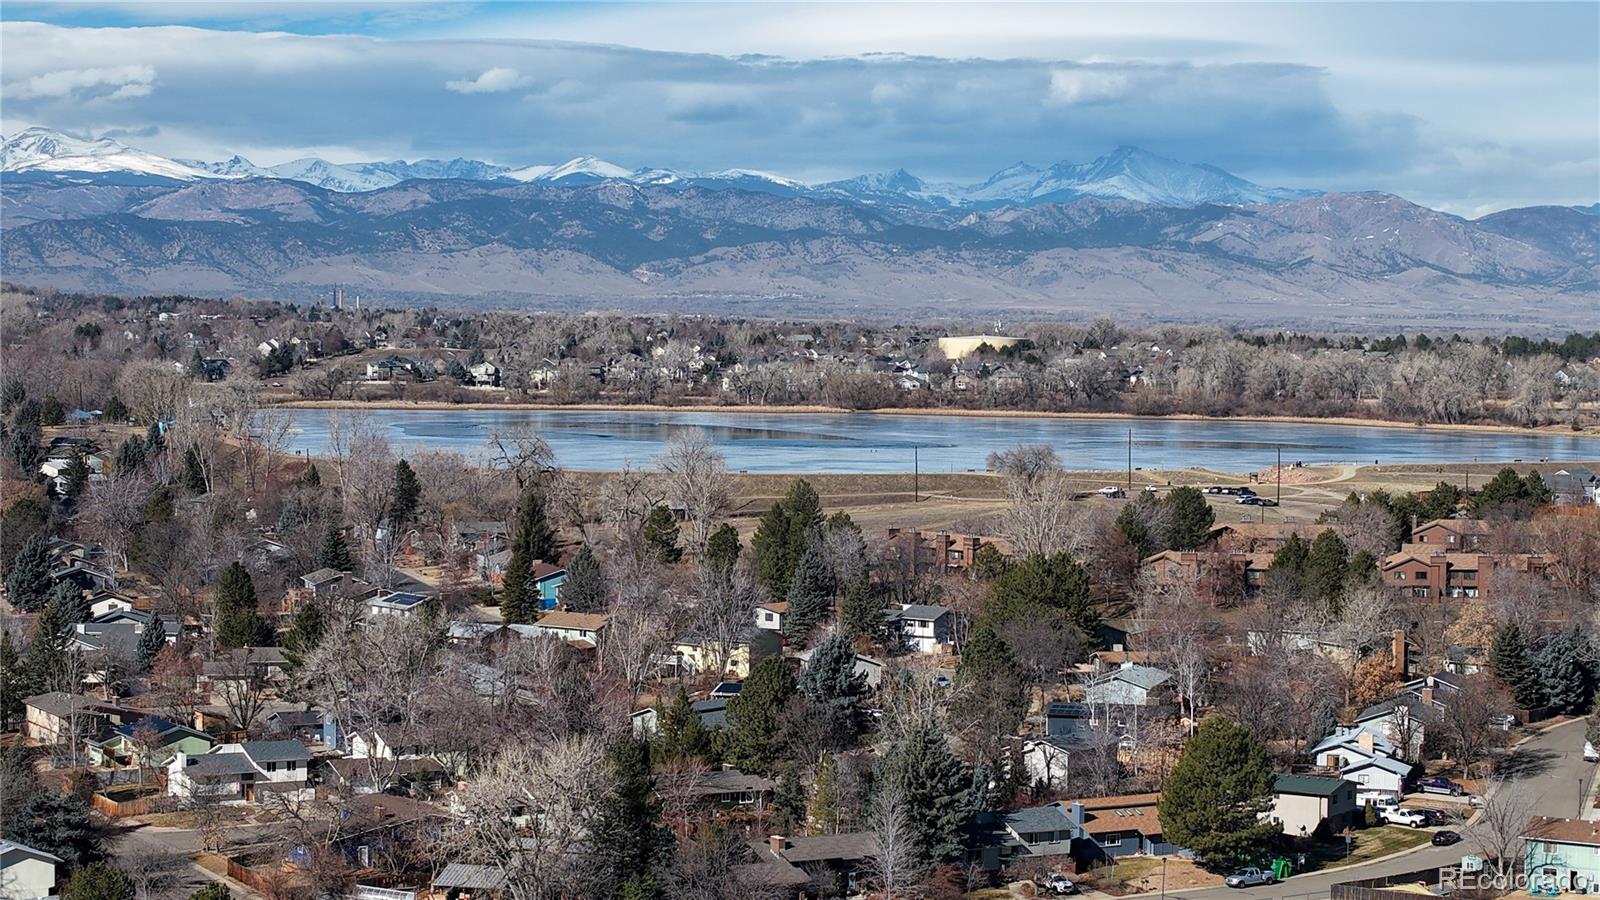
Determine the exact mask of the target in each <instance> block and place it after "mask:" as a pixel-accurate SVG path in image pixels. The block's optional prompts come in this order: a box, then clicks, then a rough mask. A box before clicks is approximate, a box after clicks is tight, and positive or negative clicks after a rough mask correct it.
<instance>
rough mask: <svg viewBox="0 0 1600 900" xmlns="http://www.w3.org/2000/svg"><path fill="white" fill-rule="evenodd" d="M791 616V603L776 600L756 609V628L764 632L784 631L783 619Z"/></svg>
mask: <svg viewBox="0 0 1600 900" xmlns="http://www.w3.org/2000/svg"><path fill="white" fill-rule="evenodd" d="M788 614H789V601H787V600H774V601H772V602H771V603H763V604H761V605H760V606H758V607H756V627H757V628H760V629H761V630H763V631H782V630H783V617H784V616H786V615H788Z"/></svg>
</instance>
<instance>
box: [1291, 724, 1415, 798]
mask: <svg viewBox="0 0 1600 900" xmlns="http://www.w3.org/2000/svg"><path fill="white" fill-rule="evenodd" d="M1311 757H1312V759H1314V760H1315V761H1316V764H1317V765H1319V766H1323V767H1325V768H1329V769H1336V770H1338V772H1339V774H1340V776H1342V777H1343V778H1344V779H1345V780H1346V781H1351V782H1354V783H1355V785H1356V788H1357V789H1358V790H1359V791H1361V792H1362V793H1383V794H1388V795H1389V796H1392V797H1396V798H1398V797H1400V796H1401V795H1402V794H1403V793H1404V792H1405V784H1406V779H1407V778H1409V777H1410V775H1411V769H1412V766H1411V764H1410V763H1408V762H1405V761H1404V760H1401V759H1400V758H1399V757H1398V755H1397V754H1396V752H1395V748H1394V744H1392V743H1390V742H1389V740H1388V739H1387V738H1384V737H1381V736H1379V735H1376V734H1373V733H1372V732H1371V731H1367V730H1364V729H1362V728H1359V727H1355V728H1341V729H1338V730H1336V731H1334V733H1333V734H1330V735H1328V736H1327V737H1326V738H1323V739H1322V742H1321V743H1320V744H1318V745H1317V746H1316V747H1315V748H1314V749H1313V750H1312V751H1311Z"/></svg>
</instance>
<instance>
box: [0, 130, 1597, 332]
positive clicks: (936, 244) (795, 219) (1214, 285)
mask: <svg viewBox="0 0 1600 900" xmlns="http://www.w3.org/2000/svg"><path fill="white" fill-rule="evenodd" d="M230 162H231V161H230ZM411 165H421V164H411ZM235 168H236V169H242V167H239V166H235ZM565 169H566V170H565V171H563V172H560V173H559V174H554V175H552V173H554V172H556V169H555V167H552V168H551V169H550V170H547V171H544V172H538V173H533V174H531V175H528V174H525V175H524V177H525V178H526V179H527V180H526V181H522V182H518V181H517V180H514V179H510V178H500V179H497V180H487V181H483V180H463V179H454V180H412V181H407V182H405V183H404V184H397V185H393V186H389V187H382V188H377V189H374V190H368V191H362V192H348V191H345V192H341V191H335V190H330V189H324V188H319V187H316V186H313V185H311V184H307V183H303V182H300V181H295V180H291V179H286V178H261V177H232V178H223V177H220V176H219V175H216V174H212V175H210V176H209V177H198V176H196V177H193V178H191V179H190V180H189V181H176V180H167V181H164V182H161V183H150V182H148V181H146V182H137V183H120V182H118V183H107V182H104V181H101V180H98V179H96V178H77V177H70V178H69V177H44V176H41V177H34V176H31V175H29V174H28V173H27V172H22V173H19V176H18V177H9V178H7V179H6V181H5V184H4V186H3V190H0V203H3V207H4V213H5V214H4V217H3V221H4V223H5V226H6V227H5V230H4V232H3V238H4V240H3V241H0V253H3V258H0V269H3V270H4V272H5V273H6V277H7V279H9V280H12V281H16V282H20V283H24V284H33V285H39V286H52V287H59V288H63V289H77V290H96V291H117V292H175V291H181V292H189V293H199V294H211V295H217V294H234V293H242V294H246V295H252V296H274V297H288V298H296V299H304V300H310V299H314V298H316V297H319V296H323V295H325V294H326V291H327V290H328V287H329V285H332V284H334V283H336V282H337V283H341V284H344V285H346V286H347V288H349V289H353V290H359V291H360V293H362V294H363V295H366V296H370V297H375V298H382V299H383V300H384V301H385V302H413V301H414V302H433V303H441V302H453V303H462V302H479V303H485V304H492V305H496V306H514V307H539V308H562V309H584V308H595V307H603V308H615V309H673V310H693V311H702V312H717V313H727V314H749V315H758V316H759V315H780V314H781V315H784V316H800V317H804V316H807V315H812V316H819V317H820V316H837V315H869V314H883V315H889V316H894V317H900V318H903V317H905V316H907V315H953V316H960V317H970V316H973V315H978V314H987V313H990V312H994V313H1005V314H1023V315H1026V314H1031V315H1067V314H1071V315H1082V316H1092V315H1099V314H1104V313H1115V314H1118V315H1122V316H1128V317H1139V318H1156V319H1167V320H1171V319H1179V320H1187V321H1217V320H1226V321H1230V322H1246V323H1251V324H1263V325H1278V326H1285V327H1309V328H1321V329H1326V328H1337V327H1350V328H1353V329H1361V330H1370V329H1373V328H1378V327H1385V328H1386V327H1394V328H1402V327H1403V328H1407V329H1410V328H1412V327H1431V328H1435V329H1450V330H1458V329H1461V328H1467V327H1470V326H1471V325H1473V324H1475V323H1476V324H1478V325H1483V324H1484V323H1495V324H1494V325H1491V326H1490V327H1495V328H1502V327H1506V326H1507V325H1508V324H1515V325H1519V326H1520V327H1525V328H1526V327H1529V326H1532V327H1538V326H1553V327H1592V325H1593V321H1594V313H1595V309H1596V308H1597V299H1600V294H1597V291H1600V270H1597V266H1596V262H1595V260H1596V249H1595V248H1596V247H1597V245H1600V217H1597V216H1592V215H1584V214H1582V213H1580V212H1578V211H1576V210H1573V209H1570V208H1566V207H1534V208H1530V209H1526V210H1508V211H1506V212H1504V213H1496V214H1495V215H1493V216H1489V217H1485V218H1484V219H1482V220H1478V221H1469V220H1465V219H1461V218H1458V217H1456V216H1451V215H1447V214H1444V213H1439V212H1435V211H1433V210H1429V209H1425V208H1423V207H1420V206H1417V205H1415V204H1411V203H1408V202H1406V201H1404V200H1402V199H1400V198H1398V197H1394V196H1391V195H1387V194H1327V195H1320V196H1316V197H1302V198H1298V199H1290V200H1280V201H1278V202H1273V203H1257V204H1248V205H1224V204H1218V203H1201V204H1182V205H1164V204H1152V203H1145V202H1138V201H1130V200H1122V199H1101V198H1096V197H1082V198H1078V199H1073V200H1070V201H1068V202H1049V201H1042V202H1035V203H1033V204H1032V205H1028V206H1022V205H1015V204H1012V205H998V206H994V207H988V208H975V207H961V206H955V205H952V204H951V203H950V202H949V201H946V202H945V205H943V206H939V205H936V203H935V201H932V200H927V201H924V200H915V199H912V200H905V201H902V202H895V203H889V202H880V201H878V200H876V199H871V198H872V197H874V196H895V195H898V194H904V195H906V196H908V197H915V196H916V195H918V194H931V193H932V192H934V191H938V190H943V188H941V187H940V186H937V185H927V184H924V183H922V182H920V181H918V182H912V181H910V180H908V179H909V178H911V177H912V176H903V174H902V173H894V174H892V175H890V176H887V177H883V178H881V179H876V178H875V177H869V178H865V179H857V180H852V185H851V187H850V188H849V189H846V188H843V187H837V186H835V187H828V188H826V189H824V188H822V187H821V186H819V187H818V188H816V189H806V188H804V186H803V185H796V184H794V183H787V184H786V183H785V182H783V180H781V179H774V178H771V177H770V176H766V175H763V174H761V173H747V172H732V173H716V174H712V175H696V176H683V175H679V174H676V173H663V172H660V171H657V172H654V173H652V174H651V175H650V176H649V177H648V178H646V177H645V176H644V175H637V177H638V178H639V179H640V180H641V181H643V182H644V183H635V181H634V180H632V177H630V178H629V179H622V178H613V177H610V176H609V175H608V174H607V172H608V170H607V169H605V168H604V166H603V164H600V163H599V161H587V162H584V161H580V162H579V163H577V164H574V165H572V166H568V167H565ZM1108 171H1110V172H1111V173H1112V174H1109V175H1108V174H1106V173H1107V172H1108ZM1047 172H1048V170H1039V171H1035V172H1032V173H1027V172H1023V171H1021V170H1020V169H1014V170H1013V171H1011V172H1010V173H1009V174H1007V175H1006V179H1015V180H1016V183H1017V184H1018V185H1022V184H1023V183H1025V182H1031V183H1033V184H1035V185H1039V184H1042V183H1043V179H1044V178H1045V176H1046V175H1047ZM1120 172H1121V170H1120V169H1117V168H1116V167H1109V168H1108V167H1091V168H1087V169H1084V170H1082V171H1079V172H1077V173H1075V174H1074V173H1066V174H1063V173H1060V172H1058V173H1056V175H1054V176H1051V177H1052V178H1054V179H1056V180H1055V182H1053V183H1058V184H1059V183H1064V182H1065V181H1066V180H1069V179H1070V180H1073V183H1075V184H1078V185H1080V187H1081V186H1084V185H1096V184H1101V183H1104V182H1105V181H1107V180H1108V179H1109V180H1114V179H1115V178H1117V177H1119V173H1120ZM329 174H331V173H329ZM357 174H360V175H363V176H371V175H372V174H373V173H371V172H357ZM635 174H636V173H635ZM1146 175H1147V177H1150V176H1149V173H1148V170H1146ZM388 176H389V177H397V175H396V173H394V172H389V173H388ZM341 177H345V178H347V177H348V176H341ZM1006 179H1001V180H1002V181H1003V180H1006ZM1151 183H1156V181H1155V180H1152V181H1151ZM919 185H920V187H919ZM1183 186H1184V185H1180V184H1173V183H1172V182H1170V181H1169V182H1167V187H1166V190H1169V191H1177V190H1178V189H1179V188H1181V187H1183ZM992 187H994V186H993V185H991V188H992ZM1017 189H1018V190H1021V187H1018V188H1017ZM1054 190H1055V189H1052V191H1054ZM1169 196H1170V195H1169ZM863 198H867V199H863Z"/></svg>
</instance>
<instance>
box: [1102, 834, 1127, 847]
mask: <svg viewBox="0 0 1600 900" xmlns="http://www.w3.org/2000/svg"><path fill="white" fill-rule="evenodd" d="M1100 846H1102V847H1120V846H1122V835H1120V834H1119V835H1116V836H1115V837H1107V838H1101V839H1100Z"/></svg>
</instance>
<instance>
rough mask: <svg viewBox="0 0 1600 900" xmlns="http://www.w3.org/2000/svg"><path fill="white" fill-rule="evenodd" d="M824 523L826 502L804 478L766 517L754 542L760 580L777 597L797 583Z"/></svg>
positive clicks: (768, 591) (757, 530) (763, 518)
mask: <svg viewBox="0 0 1600 900" xmlns="http://www.w3.org/2000/svg"><path fill="white" fill-rule="evenodd" d="M820 524H822V501H821V499H819V498H818V497H817V492H816V491H815V490H813V489H812V487H811V484H810V482H808V481H806V480H805V479H804V478H801V479H798V480H796V481H795V483H794V484H793V485H790V487H789V492H788V493H787V494H785V495H784V498H783V499H782V500H779V501H778V502H777V503H774V504H773V505H772V508H771V509H769V510H767V512H766V513H765V514H764V515H762V517H761V523H760V525H758V526H757V527H756V533H755V537H754V538H752V539H751V541H750V553H751V554H752V555H753V556H754V558H755V567H756V578H757V580H759V581H760V582H761V583H762V585H764V586H765V587H766V589H767V593H769V594H771V595H772V596H774V597H782V596H784V594H785V593H786V592H787V591H788V590H789V585H790V584H791V583H792V582H793V581H794V570H795V567H796V566H798V565H799V564H800V557H801V556H802V555H803V554H804V553H805V550H806V540H807V537H808V536H809V535H810V533H811V530H812V529H813V528H816V527H817V526H818V525H820Z"/></svg>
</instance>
